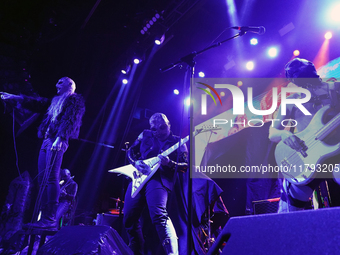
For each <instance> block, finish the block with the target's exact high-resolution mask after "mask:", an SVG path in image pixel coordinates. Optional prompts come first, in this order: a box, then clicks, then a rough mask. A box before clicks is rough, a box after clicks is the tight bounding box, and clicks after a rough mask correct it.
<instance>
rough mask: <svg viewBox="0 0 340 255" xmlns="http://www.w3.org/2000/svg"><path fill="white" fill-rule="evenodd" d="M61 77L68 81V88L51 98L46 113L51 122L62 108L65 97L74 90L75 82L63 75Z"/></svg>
mask: <svg viewBox="0 0 340 255" xmlns="http://www.w3.org/2000/svg"><path fill="white" fill-rule="evenodd" d="M62 79H66V80H68V81H69V89H68V90H67V92H65V93H63V94H62V95H60V96H55V97H54V98H53V99H52V103H51V105H50V107H49V108H48V110H47V114H48V115H49V116H50V118H51V121H52V122H53V121H55V120H56V119H57V117H58V115H59V114H60V113H61V111H62V110H63V104H64V101H65V99H66V98H67V97H69V96H70V95H72V94H73V93H74V91H75V90H76V84H75V82H74V81H73V80H72V79H71V78H69V77H63V78H62Z"/></svg>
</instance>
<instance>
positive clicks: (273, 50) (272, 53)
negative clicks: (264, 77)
mask: <svg viewBox="0 0 340 255" xmlns="http://www.w3.org/2000/svg"><path fill="white" fill-rule="evenodd" d="M268 56H269V57H271V58H275V57H276V56H277V49H276V48H275V47H271V48H269V50H268Z"/></svg>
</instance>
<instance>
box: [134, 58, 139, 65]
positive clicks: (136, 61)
mask: <svg viewBox="0 0 340 255" xmlns="http://www.w3.org/2000/svg"><path fill="white" fill-rule="evenodd" d="M140 62H141V60H140V59H138V58H135V59H134V60H133V63H135V64H136V65H138V64H139V63H140Z"/></svg>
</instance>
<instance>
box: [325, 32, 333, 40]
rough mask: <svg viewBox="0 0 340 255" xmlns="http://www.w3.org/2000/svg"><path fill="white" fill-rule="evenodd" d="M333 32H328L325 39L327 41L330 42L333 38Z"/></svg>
mask: <svg viewBox="0 0 340 255" xmlns="http://www.w3.org/2000/svg"><path fill="white" fill-rule="evenodd" d="M332 36H333V35H332V32H327V33H326V34H325V39H327V40H329V39H331V38H332Z"/></svg>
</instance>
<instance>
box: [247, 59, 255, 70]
mask: <svg viewBox="0 0 340 255" xmlns="http://www.w3.org/2000/svg"><path fill="white" fill-rule="evenodd" d="M246 68H247V69H248V70H249V71H251V70H253V69H254V62H253V61H248V62H247V64H246Z"/></svg>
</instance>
